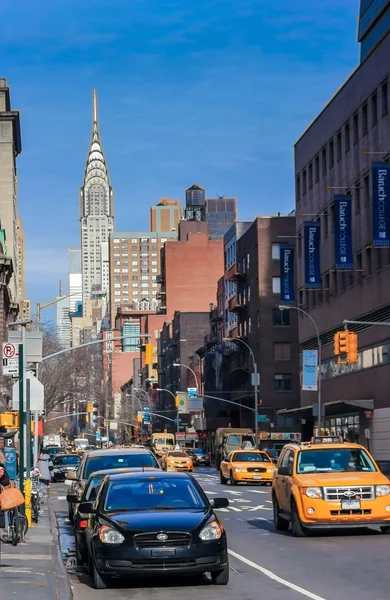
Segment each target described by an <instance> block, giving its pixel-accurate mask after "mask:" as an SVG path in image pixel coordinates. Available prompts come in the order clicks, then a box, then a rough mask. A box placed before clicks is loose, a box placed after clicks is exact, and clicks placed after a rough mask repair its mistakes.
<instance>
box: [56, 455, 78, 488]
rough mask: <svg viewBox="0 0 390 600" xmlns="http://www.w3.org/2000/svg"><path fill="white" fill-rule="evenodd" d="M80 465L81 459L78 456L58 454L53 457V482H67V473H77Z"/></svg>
mask: <svg viewBox="0 0 390 600" xmlns="http://www.w3.org/2000/svg"><path fill="white" fill-rule="evenodd" d="M79 465H80V459H79V457H78V455H77V454H57V455H56V456H54V457H53V471H52V473H51V476H52V480H53V482H54V481H65V476H66V474H67V473H70V472H72V471H76V470H77V469H78V467H79Z"/></svg>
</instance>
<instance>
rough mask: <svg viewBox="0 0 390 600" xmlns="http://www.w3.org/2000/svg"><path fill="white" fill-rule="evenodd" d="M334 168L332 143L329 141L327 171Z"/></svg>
mask: <svg viewBox="0 0 390 600" xmlns="http://www.w3.org/2000/svg"><path fill="white" fill-rule="evenodd" d="M333 167H334V142H333V140H331V141H330V142H329V169H332V168H333Z"/></svg>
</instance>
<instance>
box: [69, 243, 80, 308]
mask: <svg viewBox="0 0 390 600" xmlns="http://www.w3.org/2000/svg"><path fill="white" fill-rule="evenodd" d="M68 258H69V310H70V312H71V313H74V312H76V311H77V306H78V304H79V302H82V300H83V284H82V275H81V250H79V249H78V248H68Z"/></svg>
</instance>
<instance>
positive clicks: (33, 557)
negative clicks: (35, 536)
mask: <svg viewBox="0 0 390 600" xmlns="http://www.w3.org/2000/svg"><path fill="white" fill-rule="evenodd" d="M1 558H5V559H6V560H24V561H26V560H50V561H51V556H50V554H6V553H4V554H2V555H1Z"/></svg>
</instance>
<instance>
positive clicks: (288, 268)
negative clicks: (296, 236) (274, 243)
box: [280, 244, 295, 303]
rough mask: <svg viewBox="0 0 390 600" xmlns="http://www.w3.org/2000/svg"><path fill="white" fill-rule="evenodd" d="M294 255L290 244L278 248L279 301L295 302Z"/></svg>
mask: <svg viewBox="0 0 390 600" xmlns="http://www.w3.org/2000/svg"><path fill="white" fill-rule="evenodd" d="M294 253H295V247H294V246H292V245H291V244H281V246H280V301H281V302H282V303H283V302H295V289H294Z"/></svg>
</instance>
